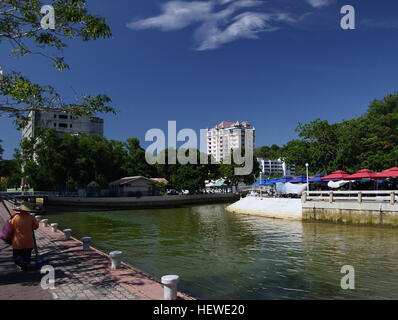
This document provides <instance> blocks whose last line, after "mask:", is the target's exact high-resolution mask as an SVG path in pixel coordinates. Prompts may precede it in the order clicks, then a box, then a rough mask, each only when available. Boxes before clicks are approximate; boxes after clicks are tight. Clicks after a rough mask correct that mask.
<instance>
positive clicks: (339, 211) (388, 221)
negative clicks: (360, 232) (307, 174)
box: [303, 201, 398, 226]
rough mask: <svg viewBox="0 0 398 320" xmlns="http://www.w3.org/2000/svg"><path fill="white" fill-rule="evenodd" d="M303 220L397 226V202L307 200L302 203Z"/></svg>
mask: <svg viewBox="0 0 398 320" xmlns="http://www.w3.org/2000/svg"><path fill="white" fill-rule="evenodd" d="M303 220H307V221H330V222H340V223H350V224H365V225H389V226H398V204H397V203H395V204H389V203H378V202H362V203H357V202H349V201H341V202H333V203H329V202H326V201H324V202H322V201H308V202H304V203H303Z"/></svg>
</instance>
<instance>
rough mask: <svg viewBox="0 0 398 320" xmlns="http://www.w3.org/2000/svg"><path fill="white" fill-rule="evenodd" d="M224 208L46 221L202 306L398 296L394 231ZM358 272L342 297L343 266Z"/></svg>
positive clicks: (54, 217)
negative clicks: (176, 280)
mask: <svg viewBox="0 0 398 320" xmlns="http://www.w3.org/2000/svg"><path fill="white" fill-rule="evenodd" d="M224 207H225V205H219V204H217V205H202V206H192V207H184V208H175V209H148V210H131V211H106V212H71V213H57V214H53V213H51V212H50V213H49V215H48V217H47V218H48V219H49V222H50V223H54V222H58V223H59V226H60V229H61V230H62V229H65V228H71V229H72V230H73V231H72V234H73V236H75V237H77V238H80V237H83V236H90V237H92V239H93V240H92V241H93V245H94V246H96V247H97V248H99V249H101V250H103V251H105V252H110V251H113V250H121V251H123V260H124V261H126V262H128V263H129V264H131V265H133V266H136V267H138V268H139V269H141V270H143V271H145V272H147V273H150V274H152V275H154V276H156V277H158V278H160V277H161V276H163V275H166V274H178V275H179V276H180V278H181V283H180V286H179V288H180V289H181V290H183V291H185V292H187V293H189V294H191V295H193V296H195V297H198V298H201V299H345V298H349V299H369V298H372V299H391V298H397V297H398V229H393V228H385V227H369V226H347V225H337V224H328V223H317V224H315V223H302V222H297V221H284V220H274V219H266V218H262V217H254V216H245V215H235V214H231V213H228V212H226V211H225V210H224ZM344 265H351V266H353V267H354V268H355V290H343V289H341V286H340V280H341V278H342V277H343V276H344V275H343V274H341V273H340V270H341V267H342V266H344Z"/></svg>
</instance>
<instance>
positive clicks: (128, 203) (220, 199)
mask: <svg viewBox="0 0 398 320" xmlns="http://www.w3.org/2000/svg"><path fill="white" fill-rule="evenodd" d="M238 199H239V195H236V194H231V193H230V194H211V195H209V194H206V195H187V196H183V195H178V196H154V197H141V198H61V197H48V198H47V199H46V202H45V205H50V206H63V207H79V208H85V207H88V208H99V209H102V208H107V209H118V208H120V209H138V208H168V207H177V206H184V205H192V204H209V203H210V204H211V203H225V202H233V201H236V200H238Z"/></svg>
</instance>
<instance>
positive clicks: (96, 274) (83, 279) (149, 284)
mask: <svg viewBox="0 0 398 320" xmlns="http://www.w3.org/2000/svg"><path fill="white" fill-rule="evenodd" d="M8 217H9V215H8V212H7V211H6V209H5V208H4V206H3V205H2V204H0V223H1V225H3V224H4V221H5V220H6V219H8ZM49 222H50V223H55V222H56V221H49ZM88 236H89V235H88ZM36 239H37V244H38V249H39V254H40V258H44V259H46V265H51V266H52V267H53V268H54V270H55V289H52V290H43V289H42V288H41V286H40V281H41V277H42V275H41V274H40V270H39V269H38V268H34V265H32V270H31V271H29V272H28V273H22V272H18V271H17V269H16V267H15V265H14V264H13V262H12V250H11V247H10V246H7V245H5V244H3V243H1V249H2V250H1V251H0V285H1V290H0V299H4V300H9V299H13V300H14V299H20V300H37V299H40V300H41V299H44V300H52V299H56V300H163V286H162V284H161V283H160V282H159V281H158V280H157V279H155V278H153V277H151V276H149V275H147V274H145V273H143V272H141V271H139V270H137V269H135V268H133V267H131V266H129V265H127V264H125V263H123V264H122V266H121V268H120V269H118V270H112V269H111V268H110V264H111V263H110V257H109V256H108V255H107V254H105V253H103V252H101V251H99V250H97V249H95V248H91V250H89V251H83V250H82V243H81V242H80V241H79V240H77V239H74V238H71V240H68V241H65V240H64V236H63V233H62V232H60V231H58V232H52V231H51V228H50V227H43V226H40V228H39V229H38V230H37V231H36ZM115 249H118V248H115ZM33 257H34V254H33ZM178 299H184V300H190V299H192V298H190V297H189V296H187V295H185V294H183V293H179V294H178Z"/></svg>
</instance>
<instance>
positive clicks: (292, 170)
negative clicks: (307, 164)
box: [257, 158, 296, 177]
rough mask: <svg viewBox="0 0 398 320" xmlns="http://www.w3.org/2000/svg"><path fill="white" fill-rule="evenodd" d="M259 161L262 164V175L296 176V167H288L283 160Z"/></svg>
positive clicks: (259, 159)
mask: <svg viewBox="0 0 398 320" xmlns="http://www.w3.org/2000/svg"><path fill="white" fill-rule="evenodd" d="M257 161H258V163H259V164H260V170H261V172H262V174H263V175H265V176H269V177H271V176H275V175H283V176H294V175H295V174H296V165H294V164H293V165H290V166H288V165H287V164H286V162H285V161H283V160H282V159H278V160H264V159H261V158H257Z"/></svg>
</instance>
